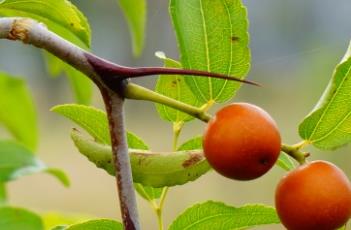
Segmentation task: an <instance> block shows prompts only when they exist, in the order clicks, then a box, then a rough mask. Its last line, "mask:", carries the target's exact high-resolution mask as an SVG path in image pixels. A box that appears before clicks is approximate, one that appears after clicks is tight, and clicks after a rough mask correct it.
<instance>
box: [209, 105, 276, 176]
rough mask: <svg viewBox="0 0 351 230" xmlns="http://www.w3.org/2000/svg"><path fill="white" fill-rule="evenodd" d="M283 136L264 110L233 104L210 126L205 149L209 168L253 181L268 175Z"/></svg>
mask: <svg viewBox="0 0 351 230" xmlns="http://www.w3.org/2000/svg"><path fill="white" fill-rule="evenodd" d="M280 146H281V140H280V134H279V131H278V128H277V125H276V124H275V122H274V120H273V119H272V118H271V117H270V115H269V114H268V113H267V112H265V111H264V110H263V109H261V108H259V107H257V106H255V105H252V104H248V103H233V104H230V105H228V106H226V107H224V108H222V109H221V110H219V111H218V112H217V113H216V115H215V116H214V117H213V119H211V120H210V121H209V123H208V126H207V129H206V131H205V134H204V137H203V148H204V153H205V156H206V159H207V160H208V162H209V163H210V165H211V166H212V167H213V168H214V169H215V170H216V171H217V172H218V173H220V174H222V175H223V176H226V177H229V178H232V179H237V180H251V179H255V178H257V177H260V176H262V175H263V174H265V173H266V172H267V171H268V170H269V169H270V168H271V167H272V166H273V165H274V163H275V162H276V160H277V158H278V156H279V153H280Z"/></svg>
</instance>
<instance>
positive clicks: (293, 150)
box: [281, 144, 309, 164]
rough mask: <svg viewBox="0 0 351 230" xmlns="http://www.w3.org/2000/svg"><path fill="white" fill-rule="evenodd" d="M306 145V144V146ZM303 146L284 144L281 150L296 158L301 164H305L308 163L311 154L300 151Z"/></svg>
mask: <svg viewBox="0 0 351 230" xmlns="http://www.w3.org/2000/svg"><path fill="white" fill-rule="evenodd" d="M304 145H305V144H304ZM304 145H301V144H297V145H292V146H291V145H286V144H282V146H281V150H282V151H283V152H285V153H286V154H288V155H289V156H291V157H292V158H294V159H295V160H296V161H297V162H299V163H300V164H304V163H305V162H306V158H307V157H308V156H309V153H305V152H301V151H300V149H301V148H302V147H303V146H304Z"/></svg>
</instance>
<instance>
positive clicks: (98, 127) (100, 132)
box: [51, 104, 111, 145]
mask: <svg viewBox="0 0 351 230" xmlns="http://www.w3.org/2000/svg"><path fill="white" fill-rule="evenodd" d="M51 111H53V112H55V113H58V114H60V115H63V116H64V117H66V118H68V119H70V120H72V121H73V122H74V123H76V124H77V125H79V126H80V127H82V128H83V129H84V130H85V131H87V132H88V133H89V134H90V135H91V136H92V137H93V138H94V139H95V140H96V141H97V142H98V143H102V144H107V145H111V139H110V133H109V128H108V123H107V117H106V114H105V113H104V112H103V111H102V110H99V109H96V108H94V107H91V106H85V105H77V104H65V105H58V106H55V107H53V108H52V109H51Z"/></svg>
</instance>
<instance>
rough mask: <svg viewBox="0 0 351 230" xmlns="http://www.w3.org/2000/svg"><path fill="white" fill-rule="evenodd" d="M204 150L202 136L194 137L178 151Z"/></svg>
mask: <svg viewBox="0 0 351 230" xmlns="http://www.w3.org/2000/svg"><path fill="white" fill-rule="evenodd" d="M193 149H202V136H197V137H193V138H191V139H190V140H187V141H186V142H184V143H183V144H182V145H181V146H179V148H178V151H182V150H193Z"/></svg>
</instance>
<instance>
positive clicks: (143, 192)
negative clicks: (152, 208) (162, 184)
mask: <svg viewBox="0 0 351 230" xmlns="http://www.w3.org/2000/svg"><path fill="white" fill-rule="evenodd" d="M134 188H135V190H136V191H137V192H138V194H139V195H140V196H141V197H142V198H144V199H145V200H148V201H152V200H156V199H158V198H160V197H161V195H162V191H163V188H154V187H151V186H144V185H143V184H140V183H135V184H134Z"/></svg>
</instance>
